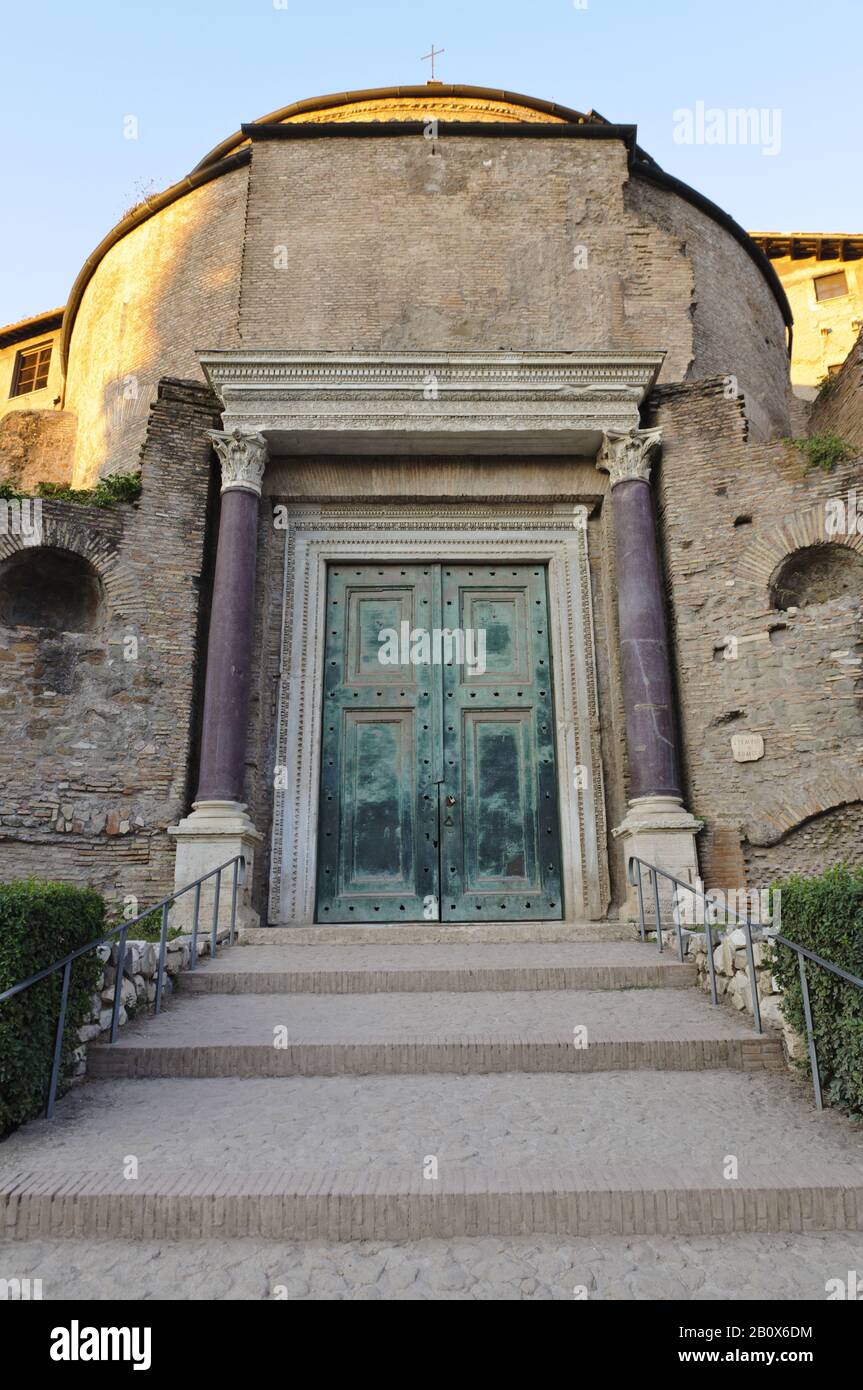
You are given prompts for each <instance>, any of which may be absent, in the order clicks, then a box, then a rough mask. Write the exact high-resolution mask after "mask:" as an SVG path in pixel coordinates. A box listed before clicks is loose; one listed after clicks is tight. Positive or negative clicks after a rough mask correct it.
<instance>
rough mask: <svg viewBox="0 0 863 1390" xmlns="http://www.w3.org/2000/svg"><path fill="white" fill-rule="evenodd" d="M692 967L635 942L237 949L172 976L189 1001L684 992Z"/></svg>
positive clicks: (693, 974) (691, 978) (692, 978)
mask: <svg viewBox="0 0 863 1390" xmlns="http://www.w3.org/2000/svg"><path fill="white" fill-rule="evenodd" d="M695 983H696V970H695V966H694V964H693V963H692V962H687V963H686V964H683V965H681V963H680V962H679V960H678V959H677V956H676V955H672V954H671V953H670V952H666V953H665V954H664V955H661V956H660V955H658V953H657V951H656V949H655V947H650V946H645V945H642V944H641V943H640V942H625V941H609V942H590V941H588V942H569V941H568V942H558V943H534V942H518V943H503V944H494V943H492V944H486V943H482V944H465V943H459V942H455V943H449V944H447V945H430V946H407V945H394V946H388V945H382V944H380V943H378V944H375V945H370V946H357V945H353V946H244V947H234V948H233V949H232V950H227V951H224V952H223V953H222V954H221V955H220V956H218V957H217V958H216V959H215V960H212V961H207V962H206V963H204V964H202V965H200V966H199V967H198V968H197V969H196V970H193V971H188V972H184V973H183V974H182V975H180V976H178V978H177V984H178V985H179V988H180V989H181V990H182V992H183V993H188V994H377V993H406V992H410V993H428V992H448V993H469V992H474V991H477V992H480V991H481V992H488V991H513V990H548V989H553V990H605V989H651V988H654V989H655V988H660V987H667V988H684V987H689V986H691V985H694V984H695Z"/></svg>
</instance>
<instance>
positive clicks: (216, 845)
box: [168, 801, 263, 932]
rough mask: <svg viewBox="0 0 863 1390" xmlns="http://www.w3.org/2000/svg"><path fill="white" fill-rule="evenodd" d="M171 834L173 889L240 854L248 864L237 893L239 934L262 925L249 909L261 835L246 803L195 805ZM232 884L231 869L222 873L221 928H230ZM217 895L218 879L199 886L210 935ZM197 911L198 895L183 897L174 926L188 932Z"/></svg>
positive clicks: (202, 924) (203, 926) (203, 924)
mask: <svg viewBox="0 0 863 1390" xmlns="http://www.w3.org/2000/svg"><path fill="white" fill-rule="evenodd" d="M168 834H169V835H171V836H173V837H174V840H175V841H176V845H177V857H176V860H175V862H174V887H175V889H178V888H185V886H186V884H188V883H192V882H194V880H195V879H196V878H200V876H201V874H206V873H209V871H210V869H215V868H218V866H219V865H220V864H226V863H227V862H228V860H229V859H233V858H234V857H235V855H238V854H242V855H243V856H244V858H245V861H246V863H245V870H244V872H243V875H242V877H241V880H240V883H239V887H238V891H237V920H236V925H237V927H238V928H239V929H244V928H248V927H258V926H260V919H259V917H258V914H257V912H255V911H254V909H253V908H252V906H251V902H250V893H251V885H252V881H253V874H254V868H255V847H256V845H259V844H260V843H261V841H262V839H263V836H262V835H261V832H260V831H259V830H256V829H255V827H254V825H253V824H252V821H251V820H250V818H249V816H248V815H247V814H246V808H245V806H244V805H243V804H242V802H239V801H195V802H193V803H192V814H191V815H190V816H186V817H184V819H183V820H181V821H180V822H179V824H178V825H171V826H169V827H168ZM233 881H234V879H233V870H232V869H228V870H226V871H225V873H223V874H222V882H221V890H220V894H219V926H220V928H227V927H229V926H230V922H231V897H232V891H233ZM215 892H216V879H215V876H214V877H213V878H211V879H208V880H207V882H206V883H204V884H202V885H201V906H200V915H199V919H198V925H199V930H200V931H204V932H209V931H210V930H211V929H212V924H213V907H214V899H215ZM194 909H195V895H194V893H184V895H183V897H182V898H180V899H179V901H178V902H177V903H176V904H175V906H174V907H173V908H172V910H171V925H172V926H177V927H185V928H190V927H191V925H192V916H193V913H194Z"/></svg>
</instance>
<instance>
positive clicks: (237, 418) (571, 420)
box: [200, 349, 664, 455]
mask: <svg viewBox="0 0 863 1390" xmlns="http://www.w3.org/2000/svg"><path fill="white" fill-rule="evenodd" d="M663 359H664V353H662V352H658V351H657V352H654V351H649V352H647V351H645V352H613V351H611V352H572V353H551V352H548V353H545V352H535V353H507V352H500V353H482V352H428V353H423V352H399V353H386V352H382V353H369V352H354V353H336V352H332V353H329V352H318V353H308V352H282V351H271V350H254V349H243V350H234V349H224V350H210V351H206V352H202V353H201V354H200V360H201V364H202V366H203V368H204V371H205V372H206V374H207V377H208V379H209V381H210V382H211V383H212V385H213V387H214V389H215V391H216V392H217V394H218V396H219V398H220V399H221V401H222V402H223V404H224V407H225V412H224V423H225V430H226V431H228V432H229V431H231V430H235V429H237V428H241V429H243V430H246V431H259V432H262V433H265V434H266V437H267V440H268V443H269V446H270V452H271V453H273V454H277V453H278V454H292V453H309V452H312V453H320V452H330V453H335V452H338V453H344V452H350V453H368V452H371V451H374V452H381V451H384V452H394V451H395V452H397V451H398V450H399V449H406V448H407V446H408V444H409V449H410V452H411V453H413V454H415V453H436V454H440V453H444V452H448V451H452V450H457V451H458V452H473V453H477V454H482V453H489V452H494V453H495V454H501V453H504V454H511V453H514V452H532V453H544V454H547V453H557V454H565V453H571V454H590V455H593V454H594V453H595V452H596V450H597V448H598V447H599V445H600V442H601V439H602V436H603V434H604V433H605V432H606V431H608V430H614V431H618V432H620V433H623V434H628V433H629V432H630V431H632V430H633V429H636V428H637V427H638V424H639V414H638V410H639V406H640V404H641V402H642V401H643V400H644V398H645V395H646V394H647V392H648V391H649V390H650V389H651V387H652V385H653V384H654V383H655V381H656V378H657V376H658V374H659V370H660V368H661V366H662V362H663Z"/></svg>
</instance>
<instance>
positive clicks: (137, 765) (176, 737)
mask: <svg viewBox="0 0 863 1390" xmlns="http://www.w3.org/2000/svg"><path fill="white" fill-rule="evenodd" d="M217 423H218V414H217V410H216V403H215V401H214V399H213V398H212V397H211V395H210V393H209V391H208V390H207V389H205V388H204V387H202V386H199V385H197V384H195V383H191V382H182V381H173V380H166V381H163V382H161V383H160V387H159V396H158V400H157V402H156V404H155V405H154V407H153V409H152V412H151V414H150V421H149V433H148V438H147V444H146V447H145V449H144V451H143V455H142V466H143V492H142V496H141V501H140V502H139V503H138V504H136V505H134V506H129V505H124V506H118V507H112V508H109V509H104V510H100V509H97V508H93V507H81V506H76V505H72V504H70V503H60V502H53V501H50V502H45V503H44V504H43V525H44V542H45V544H46V545H50V546H56V547H61V548H64V549H71V550H74V551H76V552H77V553H78V554H80V555H82V556H84V557H85V558H86V559H87V560H88V561H89V562H90V563H91V564H92V565H93V566H94V568H95V569H96V571H97V573H98V574H99V576H100V579H101V583H102V588H103V603H102V615H101V621H100V623H99V626H98V627H97V628H96V629H94V630H92V631H89V632H78V633H58V632H48V631H47V630H45V629H39V628H22V627H18V628H0V709H2V713H3V721H4V731H5V737H4V739H3V741H2V744H0V876H2V878H3V879H4V880H8V879H10V878H15V877H17V876H19V875H23V874H31V873H32V874H38V875H40V876H47V877H51V878H58V879H63V880H68V881H71V882H82V883H92V884H94V885H95V886H96V887H98V888H100V889H102V890H103V891H104V892H106V894H107V895H108V896H109V897H110V898H111V899H112V900H122V898H123V897H124V896H125V895H127V894H134V895H136V896H138V897H140V899H141V907H142V909H143V907H144V906H145V905H146V903H147V902H148V901H156V900H158V898H159V897H161V896H163V894H164V893H165V892H167V891H168V890H169V889H170V888H171V887H172V886H173V860H174V849H173V844H172V842H171V841H170V839H169V837H168V835H167V834H166V827H167V826H168V825H170V824H173V823H174V822H176V820H177V819H178V818H179V817H180V816H181V815H183V814H184V813H185V812H186V811H187V809H188V801H189V786H188V784H189V779H190V767H191V762H192V754H193V745H194V721H195V711H196V691H197V683H198V676H199V667H200V661H201V656H200V653H201V650H202V649H201V648H200V647H199V644H198V637H199V624H200V621H201V616H202V615H201V612H200V608H201V586H202V576H203V577H204V579H205V580H206V574H205V562H206V558H207V550H206V546H205V541H206V526H207V510H208V495H209V493H210V487H211V454H210V447H209V441H208V440H207V439H206V437H205V436H204V434H203V430H204V429H205V428H208V427H212V426H213V424H217ZM18 548H19V543H18V542H17V540H15V539H14V538H10V537H4V538H3V539H2V541H0V556H6V555H8V554H10V553H11V552H12V551H14V550H16V549H18ZM129 639H136V641H137V653H136V655H135V657H134V659H126V654H127V652H134V647H133V646H132V644H131V643H130V640H129Z"/></svg>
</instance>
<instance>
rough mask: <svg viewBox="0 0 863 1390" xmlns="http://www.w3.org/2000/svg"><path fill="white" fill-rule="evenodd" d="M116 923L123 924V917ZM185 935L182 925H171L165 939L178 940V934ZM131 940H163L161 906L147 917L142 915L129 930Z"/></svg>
mask: <svg viewBox="0 0 863 1390" xmlns="http://www.w3.org/2000/svg"><path fill="white" fill-rule="evenodd" d="M116 925H117V926H118V927H119V926H122V919H121V920H120V921H119V922H117V924H116ZM183 935H184V933H183V929H182V927H169V928H168V934H167V936H166V938H165V940H166V941H176V939H177V937H178V936H183ZM129 940H130V941H151V942H156V943H158V942H160V941H161V940H162V909H161V908H160V907H158V908H154V910H153V911H152V912H148V913H147V916H146V917H142V918H141V920H140V922H136V923H135V926H134V927H132V928H131V930H130V931H129Z"/></svg>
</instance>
